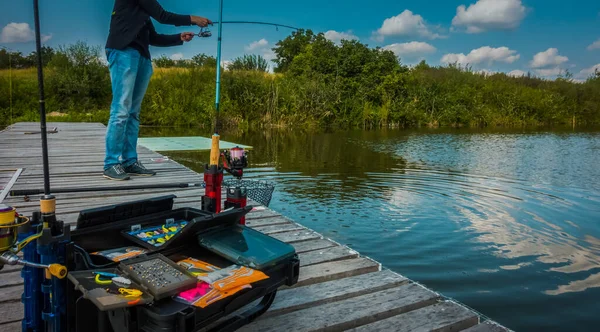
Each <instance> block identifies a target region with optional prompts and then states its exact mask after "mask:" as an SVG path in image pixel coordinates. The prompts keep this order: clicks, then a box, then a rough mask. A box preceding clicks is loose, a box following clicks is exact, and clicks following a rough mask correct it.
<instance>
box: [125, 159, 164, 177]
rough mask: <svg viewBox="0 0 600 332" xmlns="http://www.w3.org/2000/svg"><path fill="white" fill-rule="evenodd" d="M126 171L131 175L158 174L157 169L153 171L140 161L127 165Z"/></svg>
mask: <svg viewBox="0 0 600 332" xmlns="http://www.w3.org/2000/svg"><path fill="white" fill-rule="evenodd" d="M125 172H127V174H129V175H137V176H152V175H156V172H155V171H151V170H149V169H147V168H146V167H144V165H142V164H141V163H140V162H139V161H136V162H135V163H133V164H131V165H129V166H127V167H125Z"/></svg>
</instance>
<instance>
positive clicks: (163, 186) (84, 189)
mask: <svg viewBox="0 0 600 332" xmlns="http://www.w3.org/2000/svg"><path fill="white" fill-rule="evenodd" d="M192 187H204V183H203V182H200V183H165V184H148V185H137V186H114V187H81V188H59V189H54V190H52V193H53V194H60V193H76V192H94V191H112V190H143V189H169V188H192ZM9 193H10V196H13V197H14V196H30V195H38V194H43V193H44V190H42V189H19V190H11V191H10V192H9Z"/></svg>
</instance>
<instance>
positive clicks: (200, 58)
mask: <svg viewBox="0 0 600 332" xmlns="http://www.w3.org/2000/svg"><path fill="white" fill-rule="evenodd" d="M192 62H193V63H194V65H195V66H197V67H207V68H216V67H217V59H216V58H215V57H213V56H209V55H206V54H204V53H200V54H196V55H194V56H193V57H192Z"/></svg>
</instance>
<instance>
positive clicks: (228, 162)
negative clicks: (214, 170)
mask: <svg viewBox="0 0 600 332" xmlns="http://www.w3.org/2000/svg"><path fill="white" fill-rule="evenodd" d="M221 158H222V159H223V169H224V170H226V171H227V172H228V173H229V174H231V175H233V176H235V177H236V178H238V179H241V178H242V175H244V168H246V167H248V157H247V156H246V151H245V150H244V149H243V148H240V147H238V146H236V147H235V148H231V149H229V150H225V151H224V152H223V153H221Z"/></svg>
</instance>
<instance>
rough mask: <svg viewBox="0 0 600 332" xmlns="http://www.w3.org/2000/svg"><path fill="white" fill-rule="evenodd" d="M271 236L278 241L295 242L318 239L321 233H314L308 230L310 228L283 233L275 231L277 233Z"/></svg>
mask: <svg viewBox="0 0 600 332" xmlns="http://www.w3.org/2000/svg"><path fill="white" fill-rule="evenodd" d="M271 237H274V238H276V239H277V240H279V241H283V242H287V243H295V242H302V241H308V240H314V239H319V238H321V235H319V234H318V233H315V232H313V231H310V230H303V231H291V232H285V233H277V234H273V235H271Z"/></svg>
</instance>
